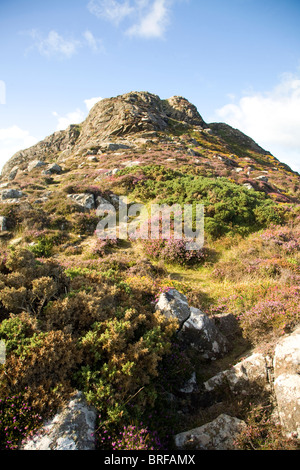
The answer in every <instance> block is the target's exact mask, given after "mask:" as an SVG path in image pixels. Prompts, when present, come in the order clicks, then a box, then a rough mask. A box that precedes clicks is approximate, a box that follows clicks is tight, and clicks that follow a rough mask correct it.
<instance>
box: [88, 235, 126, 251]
mask: <svg viewBox="0 0 300 470" xmlns="http://www.w3.org/2000/svg"><path fill="white" fill-rule="evenodd" d="M119 244H120V240H119V239H118V238H108V237H107V238H105V239H104V240H101V239H97V240H96V243H95V245H94V246H93V248H92V250H91V255H97V256H104V255H105V254H106V253H107V252H108V251H109V249H111V248H116V247H117V246H118V245H119Z"/></svg>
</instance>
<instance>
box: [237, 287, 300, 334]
mask: <svg viewBox="0 0 300 470" xmlns="http://www.w3.org/2000/svg"><path fill="white" fill-rule="evenodd" d="M239 320H240V325H241V328H242V329H243V330H244V333H245V335H246V337H248V338H249V339H250V340H252V341H254V342H257V341H258V340H262V338H263V337H264V336H266V335H267V334H268V333H270V332H274V333H275V334H283V333H285V330H286V329H288V328H292V327H294V326H295V325H296V324H297V323H298V322H299V320H300V287H299V286H291V287H287V286H280V287H278V286H276V287H274V288H271V289H269V291H268V293H267V295H266V297H265V298H264V299H262V300H259V301H258V302H257V303H256V304H255V305H254V306H253V307H252V308H250V309H248V310H247V311H245V312H244V313H242V314H241V315H240V316H239Z"/></svg>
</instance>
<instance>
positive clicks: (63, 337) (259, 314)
mask: <svg viewBox="0 0 300 470" xmlns="http://www.w3.org/2000/svg"><path fill="white" fill-rule="evenodd" d="M299 201H300V175H299V174H298V173H296V172H294V171H292V170H291V169H290V168H289V167H288V166H287V165H286V164H284V163H282V162H280V161H279V160H278V159H277V158H276V156H274V155H272V154H271V153H270V152H269V151H268V150H265V149H263V148H262V147H261V146H260V145H259V143H256V142H255V141H254V140H253V139H252V138H251V137H249V136H246V135H245V134H243V133H242V132H241V131H239V130H238V129H234V128H232V127H231V126H229V125H228V124H226V123H207V122H205V121H204V119H203V118H202V117H201V115H200V114H199V112H198V110H197V109H196V107H195V106H194V105H193V104H191V103H190V102H189V101H188V100H187V99H185V98H183V97H181V96H173V97H172V98H169V99H161V98H159V97H158V96H157V95H154V94H151V93H148V92H131V93H127V94H124V95H120V96H117V97H113V98H107V99H103V100H101V101H99V102H98V103H96V104H95V105H94V107H93V108H92V109H91V110H90V113H89V115H88V117H87V118H86V119H85V120H84V121H83V122H82V123H81V124H74V125H71V126H69V127H68V128H67V129H66V130H62V131H59V132H55V133H54V134H52V135H50V136H48V137H46V138H45V139H44V140H42V141H41V142H39V143H38V144H36V145H34V146H33V147H30V148H28V149H25V150H21V151H19V152H17V153H16V154H15V155H13V156H12V157H11V159H10V160H9V161H8V162H7V163H6V164H5V165H4V167H3V170H2V174H1V178H0V346H1V358H0V359H1V360H0V362H1V364H0V449H1V450H2V449H30V450H41V449H44V450H45V449H46V450H78V449H90V450H95V451H97V450H108V451H110V452H113V451H116V450H124V449H126V450H151V451H152V450H157V451H163V450H165V449H167V450H168V452H171V451H172V450H173V449H174V450H176V449H181V450H185V451H188V450H193V449H197V450H236V449H242V450H266V449H267V450H281V449H290V450H296V449H299V442H300V416H299V410H300V408H299V391H300V382H299V336H300V331H299V324H300V310H299V305H300V288H299V285H300V210H299ZM198 204H200V205H201V207H202V208H203V209H204V244H203V245H202V244H201V246H196V247H195V244H193V245H192V247H193V248H192V249H190V247H191V242H193V241H194V240H193V236H191V235H187V233H186V232H184V233H183V234H182V237H181V238H178V237H175V236H174V232H175V222H177V221H178V220H179V221H180V219H178V218H177V214H178V213H179V214H180V213H181V210H182V209H183V208H185V207H186V206H189V207H190V206H193V208H195V211H196V209H197V208H198ZM157 205H159V207H160V205H164V207H165V206H168V207H170V206H173V205H174V206H173V211H174V214H173V215H172V214H171V217H170V220H169V221H168V222H169V227H170V233H169V236H168V237H165V236H162V235H163V234H162V230H159V229H158V231H157V235H158V236H154V235H153V233H151V231H149V225H148V226H147V224H146V229H145V227H144V226H143V225H142V224H140V220H141V219H139V217H138V213H139V211H141V208H142V209H145V210H146V212H147V211H148V215H147V216H146V218H145V220H144V221H146V222H149V220H150V219H151V217H150V215H151V214H150V215H149V211H150V209H151V208H152V207H156V206H157ZM175 205H176V206H175ZM103 207H104V208H105V209H104V212H105V211H107V213H108V216H109V217H111V218H110V219H109V220H113V221H114V222H116V223H114V224H113V227H112V232H110V236H109V237H108V236H104V237H103V236H100V235H99V226H102V225H103V221H106V220H107V219H106V217H105V216H104V212H103V211H102V209H103ZM174 207H175V209H176V210H175V209H174ZM99 208H100V209H99ZM101 208H102V209H101ZM109 217H108V218H109ZM158 220H159V217H158ZM120 221H125V222H126V223H127V225H126V224H125V225H126V226H127V228H128V227H129V228H131V229H132V228H136V231H134V230H133V231H130V230H129V228H128V231H126V236H125V237H124V236H121V235H120V231H115V232H114V231H113V229H114V228H115V226H116V225H118V224H117V222H120ZM150 221H151V220H150ZM192 222H193V223H194V226H195V225H197V222H198V220H197V219H194V220H193V221H192ZM120 226H121V224H120ZM158 226H159V225H158ZM194 226H193V228H194ZM110 228H111V227H110ZM196 228H197V227H196ZM126 230H127V229H126ZM111 234H112V236H111ZM106 235H107V233H106ZM112 455H113V454H112Z"/></svg>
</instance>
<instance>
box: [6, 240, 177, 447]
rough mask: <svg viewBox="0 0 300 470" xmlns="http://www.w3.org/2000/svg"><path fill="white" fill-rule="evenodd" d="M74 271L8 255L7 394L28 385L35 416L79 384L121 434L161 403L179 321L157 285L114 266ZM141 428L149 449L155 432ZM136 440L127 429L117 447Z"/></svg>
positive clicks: (27, 397)
mask: <svg viewBox="0 0 300 470" xmlns="http://www.w3.org/2000/svg"><path fill="white" fill-rule="evenodd" d="M73 271H74V270H73ZM73 271H70V273H69V275H68V276H67V275H66V273H64V272H63V268H62V267H60V266H59V265H57V264H56V263H54V262H53V261H51V260H44V261H43V262H40V261H37V260H36V259H35V257H34V255H33V253H31V252H30V251H26V250H22V249H21V250H15V251H12V252H10V253H8V254H7V257H5V258H4V259H3V269H2V273H1V274H0V276H1V278H0V283H1V286H0V287H1V289H0V312H1V318H2V322H1V324H0V340H4V341H5V345H6V353H7V357H6V362H5V364H4V365H3V367H2V368H1V370H0V383H1V386H0V397H1V399H4V398H5V397H7V396H16V395H18V394H20V393H22V392H23V391H24V389H25V387H26V393H25V394H24V397H23V398H24V400H27V401H30V403H31V408H32V422H33V421H34V419H33V418H34V416H37V414H38V415H39V416H40V415H41V416H43V417H46V416H48V415H49V413H50V411H51V410H52V409H57V407H59V406H61V405H62V404H63V402H64V400H65V399H66V397H68V396H69V394H70V393H71V392H72V391H73V390H74V389H78V388H79V389H81V390H83V391H84V392H85V394H86V397H87V399H88V401H89V402H90V403H92V404H93V405H95V406H96V407H97V409H98V410H99V412H101V414H102V419H103V421H104V423H105V425H106V426H107V427H108V428H110V429H111V430H112V432H114V434H115V435H116V433H117V430H118V429H119V428H120V426H124V425H125V426H127V424H126V423H128V420H129V419H131V418H132V417H133V416H135V417H136V418H137V419H140V418H141V417H142V415H143V413H144V411H145V407H146V408H147V407H151V406H154V403H155V401H156V400H157V396H158V395H157V390H156V386H155V378H156V377H157V375H158V365H159V363H160V361H161V360H162V358H163V357H164V356H165V355H166V354H168V352H169V351H170V346H171V338H172V337H173V335H174V333H175V331H176V328H177V323H176V322H175V321H171V320H167V319H166V318H165V317H164V316H162V315H160V314H159V313H155V312H154V309H153V305H152V304H151V303H150V302H149V300H150V299H151V298H152V299H153V293H154V292H153V288H154V285H153V284H149V288H148V289H149V290H148V292H147V287H146V286H145V285H143V290H141V287H140V286H139V285H138V284H132V285H129V284H127V283H126V282H125V281H124V280H122V278H121V277H120V275H119V274H118V272H117V271H115V270H113V269H111V270H110V271H103V272H97V271H95V270H93V269H92V270H88V269H77V271H76V272H73ZM29 418H30V417H28V419H29ZM26 419H27V418H26ZM30 419H31V418H30ZM30 419H29V420H30ZM26 426H27V424H26ZM28 426H29V424H28ZM26 429H27V428H26ZM28 429H29V428H28ZM128 429H129V428H128ZM139 432H140V435H139V436H140V437H139V439H141V440H143V438H145V441H143V443H142V444H141V445H142V447H143V448H146V447H147V445H148V444H146V441H147V442H148V441H149V438H147V439H146V436H144V431H143V432H142V431H139ZM139 432H138V433H137V434H139ZM128 439H129V435H127V434H126V435H124V436H123V438H121V440H118V439H117V440H116V445H117V446H123V445H125V442H126V443H127V444H126V445H129V440H128ZM9 440H11V439H9ZM5 442H6V441H5ZM12 442H13V441H12ZM132 442H135V439H133V441H132ZM139 442H140V440H139ZM3 445H4V444H3ZM5 445H7V444H5ZM126 445H125V447H126ZM132 445H133V444H132ZM149 445H150V444H149Z"/></svg>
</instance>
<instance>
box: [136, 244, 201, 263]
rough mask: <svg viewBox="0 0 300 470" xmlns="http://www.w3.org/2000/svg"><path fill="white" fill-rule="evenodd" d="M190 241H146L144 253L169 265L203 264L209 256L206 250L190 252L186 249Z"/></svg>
mask: <svg viewBox="0 0 300 470" xmlns="http://www.w3.org/2000/svg"><path fill="white" fill-rule="evenodd" d="M187 242H188V240H187V239H183V240H175V239H173V238H170V239H168V240H146V241H144V242H143V246H144V251H145V253H146V254H147V255H148V256H149V257H150V258H154V259H162V260H164V261H166V262H167V263H175V264H180V265H187V264H196V263H200V262H203V261H204V260H205V258H206V256H207V254H206V251H205V250H204V249H201V250H188V249H187V248H186V245H187Z"/></svg>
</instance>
